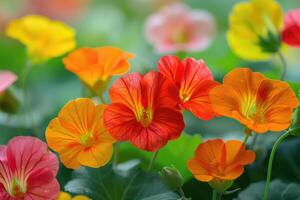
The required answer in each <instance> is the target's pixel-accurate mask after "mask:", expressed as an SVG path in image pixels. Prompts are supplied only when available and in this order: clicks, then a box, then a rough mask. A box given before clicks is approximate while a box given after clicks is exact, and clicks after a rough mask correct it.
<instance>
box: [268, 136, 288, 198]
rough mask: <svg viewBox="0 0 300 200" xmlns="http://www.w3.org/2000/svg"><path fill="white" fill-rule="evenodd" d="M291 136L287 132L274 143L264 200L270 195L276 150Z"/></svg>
mask: <svg viewBox="0 0 300 200" xmlns="http://www.w3.org/2000/svg"><path fill="white" fill-rule="evenodd" d="M289 135H290V131H286V132H285V133H284V134H282V135H281V136H280V137H279V138H278V139H277V140H276V142H275V143H274V145H273V148H272V151H271V154H270V158H269V164H268V173H267V180H266V186H265V192H264V200H268V194H269V187H270V181H271V174H272V166H273V160H274V156H275V153H276V150H277V149H278V146H279V144H280V143H281V142H282V141H283V140H284V139H285V138H286V137H288V136H289Z"/></svg>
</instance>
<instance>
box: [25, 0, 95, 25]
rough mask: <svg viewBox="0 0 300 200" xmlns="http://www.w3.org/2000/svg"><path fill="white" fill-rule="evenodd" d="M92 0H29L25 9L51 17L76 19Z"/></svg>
mask: <svg viewBox="0 0 300 200" xmlns="http://www.w3.org/2000/svg"><path fill="white" fill-rule="evenodd" d="M89 2H90V0H63V1H62V0H42V1H41V0H27V1H26V5H25V11H26V12H27V13H34V14H38V15H43V16H47V17H50V18H51V19H57V20H63V21H74V20H76V19H78V17H80V16H82V15H83V14H84V13H85V12H84V11H85V10H86V8H87V7H88V5H89Z"/></svg>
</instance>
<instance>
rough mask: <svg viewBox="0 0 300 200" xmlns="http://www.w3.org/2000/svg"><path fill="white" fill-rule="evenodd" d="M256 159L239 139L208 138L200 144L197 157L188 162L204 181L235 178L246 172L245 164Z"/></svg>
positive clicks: (196, 153) (197, 176)
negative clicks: (225, 140)
mask: <svg viewBox="0 0 300 200" xmlns="http://www.w3.org/2000/svg"><path fill="white" fill-rule="evenodd" d="M254 160H255V153H254V152H253V151H251V150H246V149H245V145H244V143H242V142H241V141H238V140H229V141H227V142H224V141H223V140H221V139H214V140H208V141H206V142H204V143H202V144H200V145H199V146H198V148H197V149H196V152H195V157H194V158H192V159H190V160H189V161H188V163H187V166H188V168H189V170H190V171H191V172H192V174H193V175H194V177H195V178H196V179H197V180H199V181H203V182H211V181H224V180H234V179H236V178H238V177H239V176H241V175H242V173H243V172H244V165H247V164H250V163H252V162H254Z"/></svg>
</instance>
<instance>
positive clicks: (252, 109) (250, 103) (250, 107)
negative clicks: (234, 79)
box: [241, 95, 257, 119]
mask: <svg viewBox="0 0 300 200" xmlns="http://www.w3.org/2000/svg"><path fill="white" fill-rule="evenodd" d="M256 111H257V107H256V99H255V97H254V96H252V95H246V96H245V97H244V100H243V104H242V106H241V112H242V114H243V115H244V116H245V117H246V118H247V119H251V118H252V117H253V116H254V115H255V114H256Z"/></svg>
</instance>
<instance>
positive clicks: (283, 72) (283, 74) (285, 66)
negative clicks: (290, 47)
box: [277, 51, 287, 81]
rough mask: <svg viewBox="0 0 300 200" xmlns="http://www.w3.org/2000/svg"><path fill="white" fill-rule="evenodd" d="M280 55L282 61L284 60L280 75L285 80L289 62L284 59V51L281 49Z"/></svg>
mask: <svg viewBox="0 0 300 200" xmlns="http://www.w3.org/2000/svg"><path fill="white" fill-rule="evenodd" d="M277 54H278V56H279V59H280V61H281V62H282V69H281V75H280V80H282V81H283V80H284V78H285V75H286V69H287V63H286V61H285V59H284V56H283V55H282V53H281V52H280V51H278V53H277Z"/></svg>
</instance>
